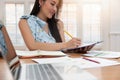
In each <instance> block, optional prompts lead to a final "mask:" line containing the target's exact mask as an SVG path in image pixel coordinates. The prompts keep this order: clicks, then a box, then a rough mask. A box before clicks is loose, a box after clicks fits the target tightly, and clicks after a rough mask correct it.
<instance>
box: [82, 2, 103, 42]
mask: <svg viewBox="0 0 120 80" xmlns="http://www.w3.org/2000/svg"><path fill="white" fill-rule="evenodd" d="M100 18H101V5H100V4H93V3H92V4H91V3H86V4H83V22H82V24H83V41H84V42H96V41H100V40H101V37H100V36H101V35H100V33H101V32H100V24H101V23H100V22H101V21H100Z"/></svg>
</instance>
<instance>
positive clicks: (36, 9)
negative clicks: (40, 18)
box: [30, 0, 62, 42]
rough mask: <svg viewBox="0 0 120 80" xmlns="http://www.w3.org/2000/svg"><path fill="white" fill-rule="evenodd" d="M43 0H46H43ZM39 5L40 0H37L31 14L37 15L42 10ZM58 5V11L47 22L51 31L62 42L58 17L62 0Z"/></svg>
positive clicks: (57, 40)
mask: <svg viewBox="0 0 120 80" xmlns="http://www.w3.org/2000/svg"><path fill="white" fill-rule="evenodd" d="M43 1H46V0H43ZM39 5H40V4H39V0H36V1H35V4H34V6H33V9H32V11H31V13H30V15H34V16H37V14H38V13H39V11H40V6H39ZM58 6H59V8H58V9H57V13H56V14H54V15H53V16H52V18H51V19H48V20H47V22H48V27H49V29H50V32H51V34H52V36H53V37H54V38H55V40H56V42H62V39H61V37H60V33H59V31H58V27H57V22H58V19H56V18H57V17H58V13H59V10H60V8H61V6H62V0H59V5H58Z"/></svg>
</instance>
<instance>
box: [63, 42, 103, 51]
mask: <svg viewBox="0 0 120 80" xmlns="http://www.w3.org/2000/svg"><path fill="white" fill-rule="evenodd" d="M101 42H103V41H98V42H94V43H88V44H86V43H83V44H81V45H80V46H79V47H77V48H70V49H64V50H62V52H65V53H86V52H87V51H90V50H91V49H92V48H93V47H94V46H95V45H96V44H98V43H101Z"/></svg>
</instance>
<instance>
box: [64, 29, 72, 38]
mask: <svg viewBox="0 0 120 80" xmlns="http://www.w3.org/2000/svg"><path fill="white" fill-rule="evenodd" d="M64 32H65V33H66V34H67V35H68V36H69V37H71V38H73V37H72V35H71V34H70V33H68V32H67V31H65V30H64Z"/></svg>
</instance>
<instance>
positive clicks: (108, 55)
mask: <svg viewBox="0 0 120 80" xmlns="http://www.w3.org/2000/svg"><path fill="white" fill-rule="evenodd" d="M83 55H85V56H91V57H101V58H119V57H120V52H113V51H95V50H93V51H88V52H87V54H83Z"/></svg>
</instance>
